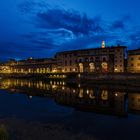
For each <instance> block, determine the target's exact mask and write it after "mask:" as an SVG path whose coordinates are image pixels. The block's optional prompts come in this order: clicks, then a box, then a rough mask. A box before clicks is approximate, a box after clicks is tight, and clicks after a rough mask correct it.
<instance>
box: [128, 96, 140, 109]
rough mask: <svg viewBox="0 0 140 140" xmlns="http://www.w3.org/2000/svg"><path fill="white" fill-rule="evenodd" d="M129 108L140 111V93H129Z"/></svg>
mask: <svg viewBox="0 0 140 140" xmlns="http://www.w3.org/2000/svg"><path fill="white" fill-rule="evenodd" d="M128 106H129V107H128V109H129V111H140V94H139V93H133V94H128Z"/></svg>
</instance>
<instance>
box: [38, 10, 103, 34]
mask: <svg viewBox="0 0 140 140" xmlns="http://www.w3.org/2000/svg"><path fill="white" fill-rule="evenodd" d="M36 21H37V24H36V25H37V27H40V28H44V29H58V28H64V29H66V30H70V31H72V32H73V33H74V34H75V35H81V34H83V35H88V34H89V33H90V32H100V31H102V27H101V26H100V25H99V22H98V23H96V21H94V20H93V19H90V18H88V17H87V15H86V14H84V15H80V14H79V13H78V12H74V11H66V10H64V9H63V10H62V9H48V10H47V11H45V12H42V13H38V14H37V19H36Z"/></svg>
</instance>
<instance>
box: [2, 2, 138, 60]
mask: <svg viewBox="0 0 140 140" xmlns="http://www.w3.org/2000/svg"><path fill="white" fill-rule="evenodd" d="M102 40H105V41H106V45H108V46H112V45H116V44H118V43H119V44H120V45H126V46H128V49H136V48H139V47H140V0H0V60H8V59H10V58H15V59H25V58H28V57H33V58H46V57H52V56H53V55H54V54H55V53H56V52H58V51H64V50H73V49H83V48H95V47H100V46H101V41H102Z"/></svg>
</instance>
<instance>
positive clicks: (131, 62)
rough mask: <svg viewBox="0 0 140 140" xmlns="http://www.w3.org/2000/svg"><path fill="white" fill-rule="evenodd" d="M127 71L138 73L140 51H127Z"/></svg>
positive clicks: (139, 68) (139, 70) (139, 69)
mask: <svg viewBox="0 0 140 140" xmlns="http://www.w3.org/2000/svg"><path fill="white" fill-rule="evenodd" d="M127 71H128V72H132V73H140V49H136V50H129V51H128V63H127Z"/></svg>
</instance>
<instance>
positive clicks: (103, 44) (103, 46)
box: [102, 40, 105, 48]
mask: <svg viewBox="0 0 140 140" xmlns="http://www.w3.org/2000/svg"><path fill="white" fill-rule="evenodd" d="M102 48H105V41H104V40H103V41H102Z"/></svg>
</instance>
